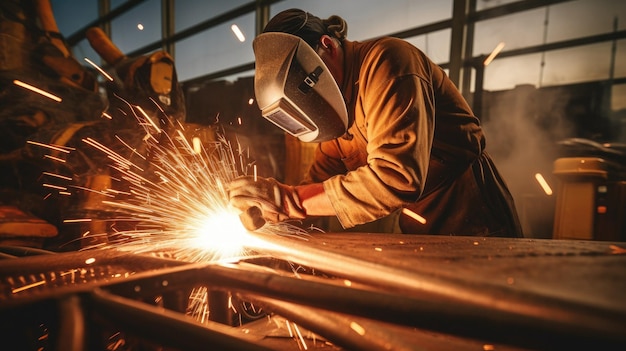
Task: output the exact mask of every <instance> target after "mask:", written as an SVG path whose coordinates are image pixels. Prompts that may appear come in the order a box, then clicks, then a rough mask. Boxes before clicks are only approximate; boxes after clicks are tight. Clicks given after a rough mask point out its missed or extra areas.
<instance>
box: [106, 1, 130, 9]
mask: <svg viewBox="0 0 626 351" xmlns="http://www.w3.org/2000/svg"><path fill="white" fill-rule="evenodd" d="M126 2H128V0H110V3H111V10H115V9H116V8H118V7H120V5H123V4H125V3H126Z"/></svg>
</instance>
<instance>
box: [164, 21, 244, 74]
mask: <svg viewBox="0 0 626 351" xmlns="http://www.w3.org/2000/svg"><path fill="white" fill-rule="evenodd" d="M254 18H255V16H254V14H253V13H250V14H247V15H244V16H241V17H238V18H236V19H235V20H234V21H233V22H228V23H223V24H221V25H218V26H217V27H213V28H211V29H208V30H205V31H203V32H201V33H198V34H196V35H194V36H192V37H189V38H187V39H184V40H181V41H179V42H177V43H176V70H177V73H178V79H179V80H180V81H181V82H182V81H184V80H188V79H191V78H195V77H198V76H202V75H205V74H209V73H214V72H218V71H220V70H223V69H227V68H232V67H235V66H238V65H242V64H245V63H251V62H254V53H253V52H252V39H253V38H254ZM232 24H237V26H238V27H239V29H240V30H241V31H242V32H243V34H244V35H245V37H246V40H245V41H244V42H243V43H242V42H240V41H239V40H237V37H236V36H235V34H234V33H233V31H232V30H231V25H232Z"/></svg>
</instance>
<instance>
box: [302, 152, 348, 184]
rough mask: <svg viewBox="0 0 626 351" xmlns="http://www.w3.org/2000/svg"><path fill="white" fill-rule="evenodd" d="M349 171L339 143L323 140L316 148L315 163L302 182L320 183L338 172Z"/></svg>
mask: <svg viewBox="0 0 626 351" xmlns="http://www.w3.org/2000/svg"><path fill="white" fill-rule="evenodd" d="M347 171H348V170H347V169H346V166H345V165H344V164H343V161H342V157H341V153H340V151H339V148H338V145H337V143H336V142H334V141H326V142H322V143H320V144H318V146H317V148H316V149H315V155H314V157H313V163H312V164H311V166H310V167H309V170H308V171H307V173H306V174H305V177H304V180H303V181H302V182H301V183H300V184H309V183H320V182H323V181H325V180H326V179H328V178H330V177H332V176H334V175H336V174H345V173H346V172H347Z"/></svg>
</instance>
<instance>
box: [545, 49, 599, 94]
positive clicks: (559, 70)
mask: <svg viewBox="0 0 626 351" xmlns="http://www.w3.org/2000/svg"><path fill="white" fill-rule="evenodd" d="M545 62H546V63H545V67H544V69H545V71H544V73H543V80H542V85H562V84H571V83H578V82H585V81H594V80H604V79H608V78H609V71H610V62H611V44H610V43H600V44H594V45H586V46H578V47H575V48H570V49H564V50H555V51H548V52H546V59H545Z"/></svg>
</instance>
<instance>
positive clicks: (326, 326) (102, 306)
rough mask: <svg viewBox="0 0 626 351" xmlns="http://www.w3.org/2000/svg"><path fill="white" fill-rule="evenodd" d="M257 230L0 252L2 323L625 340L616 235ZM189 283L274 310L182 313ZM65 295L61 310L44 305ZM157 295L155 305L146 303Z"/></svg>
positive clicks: (496, 341)
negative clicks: (283, 323) (206, 259)
mask: <svg viewBox="0 0 626 351" xmlns="http://www.w3.org/2000/svg"><path fill="white" fill-rule="evenodd" d="M263 240H265V241H266V243H265V244H264V245H263V246H264V247H263V249H262V255H261V256H260V257H257V258H256V259H254V258H251V259H246V260H242V261H239V262H234V263H231V264H220V265H215V264H184V263H182V262H178V261H173V260H171V259H167V258H162V257H161V258H160V257H146V256H141V255H132V254H121V253H116V252H114V251H93V252H89V251H85V252H74V253H67V254H51V255H45V254H40V255H37V253H36V252H34V253H33V254H34V256H29V257H23V258H17V259H4V260H0V278H1V279H0V287H2V289H1V290H2V299H0V300H2V301H0V310H1V311H2V312H3V318H2V319H1V321H2V323H3V325H5V326H6V327H9V329H7V330H12V329H10V327H11V325H12V324H15V320H13V322H11V321H10V320H9V321H8V322H7V320H5V319H6V317H8V316H10V315H16V314H18V315H19V316H20V317H19V320H18V321H19V323H21V324H19V325H22V324H23V325H25V326H29V325H30V322H31V319H32V320H37V318H39V319H43V320H44V321H45V322H47V323H48V325H51V326H54V325H55V322H54V320H55V319H56V318H57V317H56V316H57V315H60V316H61V317H62V318H64V319H66V318H70V317H72V318H71V319H75V317H76V316H78V317H81V318H82V319H85V320H86V321H85V324H86V326H88V325H91V323H92V321H91V320H90V319H89V318H91V317H90V316H91V315H92V314H94V313H95V314H96V315H98V316H99V318H104V319H105V320H107V321H108V322H109V323H113V324H114V326H116V327H119V328H122V330H125V331H127V332H129V333H135V334H137V335H140V336H143V337H144V338H146V339H148V340H150V339H152V341H153V342H162V343H163V344H165V345H170V346H174V347H177V348H179V349H181V350H183V349H194V348H193V345H194V343H204V344H213V345H229V344H230V345H232V344H238V343H239V344H240V345H246V344H247V343H251V344H258V345H259V347H260V348H266V349H272V350H290V349H295V348H297V347H300V346H299V344H297V343H296V342H295V341H294V339H293V337H290V336H289V335H288V334H287V332H286V329H285V328H284V327H283V328H282V329H280V328H277V325H278V323H277V320H279V318H280V317H282V318H286V319H287V320H290V321H291V322H292V323H295V324H297V325H299V326H301V327H302V328H304V329H303V330H308V332H312V333H313V335H317V336H314V337H313V338H312V339H311V338H310V336H309V339H307V340H308V344H309V349H311V350H313V349H318V348H320V349H337V350H343V349H346V350H353V349H363V350H378V349H397V350H450V349H454V350H476V349H496V350H509V351H513V350H571V349H593V348H594V347H600V348H602V349H621V348H622V346H626V306H625V303H624V301H623V299H622V298H621V296H622V293H623V291H626V290H625V288H626V269H625V268H624V267H626V255H625V254H624V246H625V245H624V244H623V243H610V242H584V241H559V240H536V239H533V240H529V239H501V238H472V237H440V236H417V235H410V236H409V235H384V234H383V235H381V234H367V233H341V234H339V233H327V234H316V235H313V236H310V237H308V238H306V240H303V239H302V238H285V237H278V236H270V237H265V238H263ZM259 250H261V249H259ZM259 252H260V253H261V251H259ZM89 258H95V259H96V260H95V261H94V262H93V263H90V264H87V263H86V261H87V259H89ZM294 271H296V272H298V273H297V274H294ZM53 273H54V274H53ZM52 278H54V279H52ZM70 278H71V279H70ZM38 282H42V284H38ZM33 283H35V284H33ZM21 286H29V289H27V290H23V291H22V290H20V287H21ZM196 286H205V287H208V288H209V289H212V290H213V291H216V292H219V293H220V294H221V293H224V292H226V293H227V294H226V295H224V296H227V295H229V296H232V297H233V298H236V299H240V300H242V301H248V302H253V303H254V304H255V305H256V306H257V307H258V308H262V310H263V311H265V313H268V315H273V316H274V317H275V318H273V319H265V318H261V319H258V320H253V321H252V322H248V323H247V324H244V325H240V324H239V325H235V324H233V325H232V326H231V325H230V324H229V323H230V321H228V320H226V319H227V318H226V319H225V320H217V319H214V320H213V322H210V323H208V324H205V325H203V326H201V325H196V324H194V323H192V322H190V321H186V320H185V319H184V316H183V314H184V313H183V312H184V311H185V306H186V296H189V295H188V291H189V289H191V288H192V287H196ZM16 289H17V290H16ZM18 290H19V291H18ZM75 296H79V297H80V300H78V301H79V303H74V304H72V305H71V306H73V307H72V308H69V309H67V310H68V311H70V312H71V313H69V312H68V313H65V312H55V313H52V315H50V316H48V315H41V312H40V311H46V310H49V309H50V308H51V306H54V305H56V304H57V303H58V304H59V305H61V304H62V303H63V302H64V301H70V300H71V298H72V297H75ZM155 296H158V297H159V300H160V301H163V302H162V304H161V305H160V306H154V305H153V303H146V302H148V301H153V300H154V297H155ZM216 296H219V294H218V295H215V296H213V298H214V297H216ZM55 300H56V301H58V302H55ZM216 301H217V302H219V299H218V300H216ZM223 301H224V303H223V304H224V309H225V310H228V309H229V307H227V306H228V304H226V303H225V301H226V300H223ZM163 308H166V310H167V311H168V312H166V313H164V311H163ZM52 310H53V311H54V310H55V309H52ZM211 311H212V312H211V315H212V316H213V317H215V316H216V312H218V311H214V310H211ZM21 312H25V313H21ZM33 313H35V316H36V317H37V318H35V319H33V317H30V316H31V315H32V314H33ZM131 315H132V316H134V317H132V318H129V316H131ZM224 316H225V317H228V316H227V314H225V315H224ZM81 318H78V319H81ZM6 323H9V324H6ZM216 323H219V324H216ZM224 324H226V326H224ZM96 325H98V324H96ZM279 329H280V330H279ZM169 330H178V332H176V333H174V334H172V333H167V331H169ZM61 331H64V330H61ZM65 332H68V333H70V334H71V333H73V332H75V331H72V330H67V331H65ZM7 333H8V332H7ZM5 334H6V333H5ZM7 335H8V334H7ZM51 335H52V334H51ZM77 336H81V335H77ZM82 337H83V338H86V337H88V335H83V336H82ZM79 339H80V338H79ZM81 344H84V342H83V341H79V342H78V343H75V344H73V345H70V346H74V347H78V346H79V345H81ZM59 345H62V344H61V343H59ZM44 349H54V348H44ZM78 349H80V348H78Z"/></svg>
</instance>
